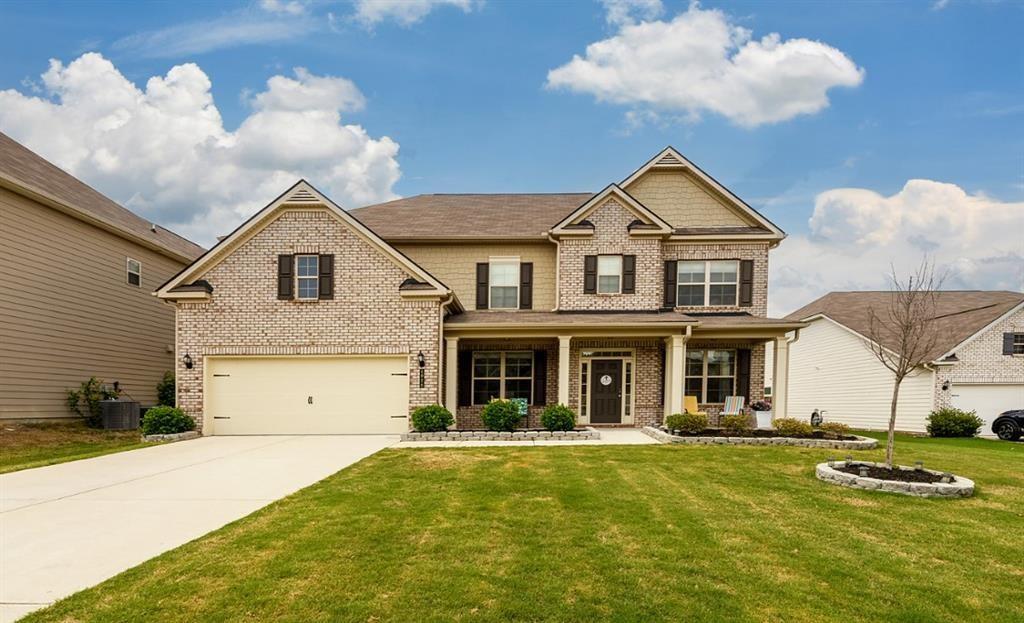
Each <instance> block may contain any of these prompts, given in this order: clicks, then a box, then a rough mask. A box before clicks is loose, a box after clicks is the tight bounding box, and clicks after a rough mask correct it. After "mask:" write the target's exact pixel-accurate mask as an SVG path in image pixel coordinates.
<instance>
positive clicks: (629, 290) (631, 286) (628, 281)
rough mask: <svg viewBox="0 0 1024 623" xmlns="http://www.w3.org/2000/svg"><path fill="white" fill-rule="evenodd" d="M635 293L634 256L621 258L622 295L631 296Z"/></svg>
mask: <svg viewBox="0 0 1024 623" xmlns="http://www.w3.org/2000/svg"><path fill="white" fill-rule="evenodd" d="M635 292H636V256H635V255H623V256H622V293H623V294H633V293H635Z"/></svg>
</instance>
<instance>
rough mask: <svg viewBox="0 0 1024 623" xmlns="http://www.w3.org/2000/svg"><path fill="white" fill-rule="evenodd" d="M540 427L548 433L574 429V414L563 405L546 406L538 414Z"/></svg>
mask: <svg viewBox="0 0 1024 623" xmlns="http://www.w3.org/2000/svg"><path fill="white" fill-rule="evenodd" d="M540 425H541V426H543V427H544V428H545V429H546V430H550V431H567V430H573V429H574V428H576V413H575V412H574V411H573V410H572V409H570V408H569V407H567V406H565V405H561V404H559V405H548V406H547V407H545V409H544V412H543V413H541V414H540Z"/></svg>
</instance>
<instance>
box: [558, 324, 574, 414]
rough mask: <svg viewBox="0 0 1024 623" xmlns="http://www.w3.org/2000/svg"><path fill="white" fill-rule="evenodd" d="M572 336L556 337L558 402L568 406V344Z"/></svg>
mask: <svg viewBox="0 0 1024 623" xmlns="http://www.w3.org/2000/svg"><path fill="white" fill-rule="evenodd" d="M571 341H572V336H569V335H559V336H558V402H559V404H563V405H568V404H569V343H570V342H571Z"/></svg>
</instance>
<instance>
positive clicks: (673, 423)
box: [665, 413, 708, 434]
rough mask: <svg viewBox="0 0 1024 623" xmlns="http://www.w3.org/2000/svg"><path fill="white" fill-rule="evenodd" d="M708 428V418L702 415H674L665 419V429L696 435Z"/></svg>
mask: <svg viewBox="0 0 1024 623" xmlns="http://www.w3.org/2000/svg"><path fill="white" fill-rule="evenodd" d="M707 427H708V416H706V415H704V414H703V413H674V414H672V415H670V416H668V417H667V418H665V428H667V429H669V430H680V431H683V432H684V433H691V434H696V433H699V432H701V431H702V430H704V429H705V428H707Z"/></svg>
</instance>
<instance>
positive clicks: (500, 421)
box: [480, 398, 523, 431]
mask: <svg viewBox="0 0 1024 623" xmlns="http://www.w3.org/2000/svg"><path fill="white" fill-rule="evenodd" d="M521 419H523V416H521V415H519V405H517V404H516V403H514V402H512V401H511V400H501V399H500V398H495V399H494V400H492V401H490V402H488V403H487V404H486V405H485V406H484V408H483V410H482V411H481V412H480V420H481V421H482V422H483V423H484V426H486V427H487V430H496V431H514V430H515V429H516V427H517V426H519V420H521Z"/></svg>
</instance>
